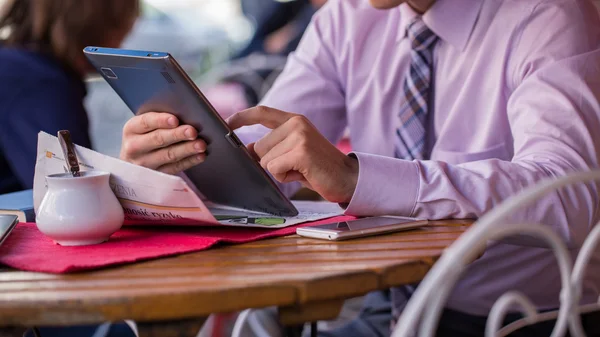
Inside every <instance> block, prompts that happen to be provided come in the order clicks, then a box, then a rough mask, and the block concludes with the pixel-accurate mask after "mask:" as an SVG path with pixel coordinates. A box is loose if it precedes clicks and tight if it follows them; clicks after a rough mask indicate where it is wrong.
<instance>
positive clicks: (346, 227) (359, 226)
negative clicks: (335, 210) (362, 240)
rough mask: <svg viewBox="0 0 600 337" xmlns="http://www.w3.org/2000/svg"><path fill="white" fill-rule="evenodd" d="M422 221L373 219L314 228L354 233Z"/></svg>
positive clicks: (400, 218) (388, 218)
mask: <svg viewBox="0 0 600 337" xmlns="http://www.w3.org/2000/svg"><path fill="white" fill-rule="evenodd" d="M419 220H420V219H415V218H402V217H372V218H364V219H357V220H351V221H342V222H337V223H331V224H326V225H320V226H314V227H313V228H320V229H329V230H334V231H340V232H345V231H353V230H365V229H370V228H377V227H383V226H388V225H399V224H403V223H413V222H415V221H419Z"/></svg>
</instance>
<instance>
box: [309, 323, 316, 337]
mask: <svg viewBox="0 0 600 337" xmlns="http://www.w3.org/2000/svg"><path fill="white" fill-rule="evenodd" d="M310 337H317V322H311V323H310Z"/></svg>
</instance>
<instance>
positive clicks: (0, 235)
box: [0, 215, 19, 245]
mask: <svg viewBox="0 0 600 337" xmlns="http://www.w3.org/2000/svg"><path fill="white" fill-rule="evenodd" d="M18 222H19V218H18V217H17V216H16V215H0V245H1V244H2V242H4V240H5V239H6V238H7V237H8V235H9V234H10V232H11V231H12V230H13V228H15V226H16V225H17V223H18Z"/></svg>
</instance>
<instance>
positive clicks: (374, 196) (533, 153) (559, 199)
mask: <svg viewBox="0 0 600 337" xmlns="http://www.w3.org/2000/svg"><path fill="white" fill-rule="evenodd" d="M547 3H548V2H543V3H542V4H541V5H539V6H538V7H536V8H535V10H534V11H533V12H532V13H531V15H530V16H529V19H528V20H527V22H524V25H523V26H524V28H523V30H522V34H521V36H520V39H519V41H518V43H517V45H516V46H515V47H514V48H513V50H511V53H512V55H511V56H510V58H509V69H508V73H509V74H510V75H509V76H511V75H512V76H514V77H513V78H512V80H513V84H514V90H512V93H511V94H510V97H509V99H508V106H507V113H508V120H509V123H510V128H511V133H512V136H513V140H514V156H513V158H512V160H511V161H503V160H499V159H489V160H481V161H474V162H469V163H463V164H459V165H450V164H448V163H444V162H440V161H434V160H431V161H404V160H399V159H392V158H385V157H380V156H375V155H370V154H364V153H356V154H355V155H356V157H357V158H358V160H359V163H360V164H359V166H360V173H359V178H358V186H357V188H356V191H355V193H354V195H353V198H352V200H351V202H350V204H349V206H348V208H347V210H346V213H348V214H353V215H384V214H391V215H405V216H406V215H408V216H415V217H423V218H429V219H443V218H476V217H480V216H481V215H483V214H484V213H485V212H487V211H489V210H490V209H492V208H494V207H495V206H496V205H498V204H499V203H501V202H502V201H503V200H505V199H507V198H509V197H511V196H513V195H514V194H516V193H518V192H520V191H521V190H523V189H525V188H527V187H529V186H531V185H534V184H536V183H537V182H539V181H541V180H543V179H552V178H556V177H561V176H564V175H566V174H568V173H571V172H577V171H589V170H593V169H597V168H598V159H599V158H598V154H599V152H598V151H599V150H600V132H599V131H598V130H600V119H599V112H600V106H599V104H598V98H599V97H600V80H599V79H600V70H599V65H600V51H598V50H596V49H597V48H598V46H600V37H599V36H600V33H599V28H598V27H600V22H599V20H598V17H597V14H596V12H595V8H593V6H592V5H589V6H591V7H589V6H588V5H587V4H588V2H585V1H563V2H560V1H553V2H552V4H547ZM382 177H385V179H382ZM596 209H598V186H597V185H596V184H580V185H575V186H572V187H569V188H564V189H562V190H560V191H558V192H556V193H551V194H550V195H548V196H547V197H544V198H543V199H541V200H539V201H538V202H536V203H535V205H534V206H531V207H527V208H525V209H523V210H521V211H519V212H517V213H515V214H513V217H512V219H507V220H515V221H519V223H522V222H535V223H543V224H547V225H550V226H551V228H552V229H554V230H555V231H556V232H557V233H558V234H559V235H561V236H562V237H563V238H564V239H565V240H566V242H567V243H568V244H569V245H571V246H578V245H580V244H581V243H582V242H583V240H585V237H586V235H587V233H588V232H589V230H590V229H591V226H593V225H594V223H595V220H596V218H597V216H596V213H595V210H596Z"/></svg>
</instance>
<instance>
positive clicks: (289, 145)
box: [254, 137, 296, 169]
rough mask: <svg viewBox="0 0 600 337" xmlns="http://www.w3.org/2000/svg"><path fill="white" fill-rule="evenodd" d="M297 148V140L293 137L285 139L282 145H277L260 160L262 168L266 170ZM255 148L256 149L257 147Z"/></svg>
mask: <svg viewBox="0 0 600 337" xmlns="http://www.w3.org/2000/svg"><path fill="white" fill-rule="evenodd" d="M295 146H296V140H295V139H293V138H292V137H288V138H286V139H284V140H283V141H282V142H281V143H279V144H277V145H275V146H274V147H273V148H272V149H270V150H269V152H267V153H265V154H264V155H263V156H262V157H261V158H260V166H262V167H263V168H265V169H266V168H267V167H268V165H269V163H270V162H271V161H273V160H275V159H277V158H279V157H281V156H283V155H285V154H286V153H288V152H290V151H292V150H293V149H294V147H295ZM254 148H256V146H255V147H254Z"/></svg>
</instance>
